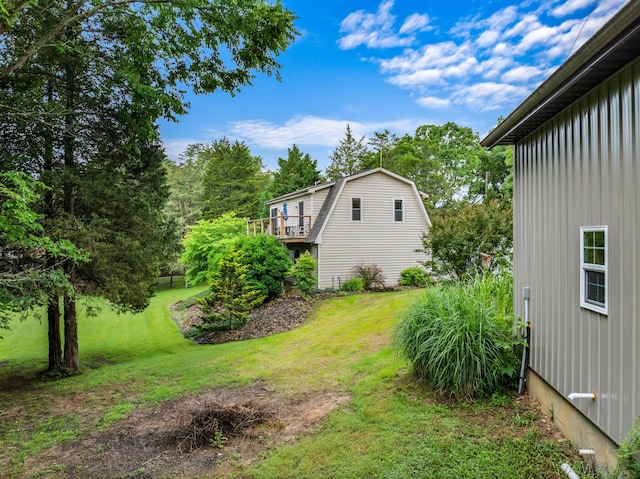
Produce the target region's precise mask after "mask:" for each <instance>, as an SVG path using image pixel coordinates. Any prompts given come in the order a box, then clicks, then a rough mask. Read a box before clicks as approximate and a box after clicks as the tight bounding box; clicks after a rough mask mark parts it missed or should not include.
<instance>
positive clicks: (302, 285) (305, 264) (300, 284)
mask: <svg viewBox="0 0 640 479" xmlns="http://www.w3.org/2000/svg"><path fill="white" fill-rule="evenodd" d="M317 268H318V262H317V261H316V260H315V259H313V256H311V254H310V253H309V252H308V251H306V252H305V253H304V254H302V255H301V256H300V257H299V258H298V261H296V262H295V264H294V265H293V266H292V267H291V270H289V273H288V274H289V276H291V277H293V279H294V280H295V282H296V283H295V288H296V289H297V290H298V291H300V292H301V293H303V294H305V295H310V294H311V293H312V292H314V291H316V288H317V287H318V276H317V275H316V270H317Z"/></svg>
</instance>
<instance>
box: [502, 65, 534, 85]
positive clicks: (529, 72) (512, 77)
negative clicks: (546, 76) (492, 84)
mask: <svg viewBox="0 0 640 479" xmlns="http://www.w3.org/2000/svg"><path fill="white" fill-rule="evenodd" d="M541 74H542V71H541V70H540V69H539V68H537V67H533V66H526V65H523V66H519V67H516V68H513V69H511V70H509V71H507V72H505V73H504V75H502V78H501V80H502V81H503V82H506V83H527V82H528V83H530V82H531V81H532V80H533V79H536V78H538V77H540V75H541Z"/></svg>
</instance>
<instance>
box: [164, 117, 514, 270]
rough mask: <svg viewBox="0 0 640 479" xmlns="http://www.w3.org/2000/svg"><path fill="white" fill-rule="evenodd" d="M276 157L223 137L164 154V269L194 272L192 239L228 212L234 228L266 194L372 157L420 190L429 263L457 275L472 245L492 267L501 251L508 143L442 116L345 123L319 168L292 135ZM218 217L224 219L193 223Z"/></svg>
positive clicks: (216, 227)
mask: <svg viewBox="0 0 640 479" xmlns="http://www.w3.org/2000/svg"><path fill="white" fill-rule="evenodd" d="M277 163H278V167H277V168H276V169H275V170H274V171H268V170H266V169H265V167H264V165H263V163H262V159H261V158H260V157H258V156H254V155H252V154H251V152H250V149H249V148H248V147H247V145H246V144H244V143H243V142H239V141H237V140H236V141H235V142H231V141H229V140H228V139H227V138H222V139H220V140H216V141H213V142H212V143H211V144H196V145H191V146H189V147H188V148H187V150H186V152H185V153H184V154H183V155H181V157H180V159H179V161H177V162H174V161H167V163H166V164H167V175H168V182H169V188H170V191H171V195H170V197H169V201H168V203H167V207H166V209H165V216H166V217H167V218H169V220H170V222H171V224H173V225H174V226H175V227H176V231H175V234H174V235H173V236H172V237H173V238H174V240H175V243H174V246H173V247H172V248H171V250H172V255H170V256H169V255H167V256H166V257H167V258H172V259H171V260H169V261H168V262H167V264H166V265H165V266H166V267H165V272H167V273H177V272H184V268H185V266H184V264H185V263H186V264H188V265H189V267H190V270H191V271H192V274H188V277H189V278H190V279H192V280H195V281H203V280H204V277H203V276H201V273H202V272H203V271H206V261H205V259H203V258H198V255H199V253H198V252H199V251H206V250H207V248H206V246H205V245H203V244H199V243H198V242H200V243H202V242H209V243H212V241H213V240H212V239H211V238H212V235H213V236H215V237H217V235H218V234H222V233H220V232H221V231H225V232H228V227H229V225H230V224H233V223H234V221H233V220H232V218H237V219H240V221H239V222H235V228H236V229H237V230H238V231H241V230H242V228H241V226H239V225H240V224H242V222H243V221H242V218H252V219H257V218H264V217H268V215H269V212H268V211H267V206H266V205H265V201H266V200H269V199H273V198H277V197H279V196H282V195H284V194H287V193H291V192H293V191H297V190H299V189H303V188H307V187H309V186H313V185H315V184H318V183H321V182H324V181H331V180H334V179H336V178H339V177H341V176H349V175H353V174H356V173H359V172H362V171H366V170H369V169H373V168H377V167H379V166H382V167H384V168H386V169H388V170H390V171H393V172H395V173H398V174H399V175H402V176H404V177H406V178H409V179H411V180H412V181H414V182H415V183H416V186H417V187H418V189H419V190H420V191H421V192H423V193H425V200H424V202H425V206H426V208H427V211H428V213H429V215H430V217H431V220H432V223H433V226H432V228H431V230H430V232H429V234H428V235H425V237H424V238H423V243H424V250H425V253H426V255H425V266H426V267H427V269H428V270H429V272H430V273H432V274H433V275H440V276H445V277H458V278H462V277H463V276H465V275H466V274H467V273H469V272H471V271H473V270H475V269H477V267H478V266H479V265H480V254H481V253H484V254H486V255H487V257H489V258H490V261H491V267H496V266H497V262H498V261H499V260H500V259H501V258H503V257H504V256H508V255H509V252H510V247H511V238H512V233H511V228H512V222H511V198H512V155H511V150H510V149H509V148H507V147H497V148H494V149H493V150H491V151H488V150H486V149H485V148H483V147H482V146H481V145H480V138H479V137H478V135H477V133H474V132H473V131H472V130H471V129H470V128H468V127H462V126H459V125H457V124H455V123H451V122H450V123H446V124H444V125H422V126H420V127H418V128H417V129H416V131H415V132H414V134H413V135H411V134H405V135H403V136H397V135H395V134H393V133H391V132H389V131H388V130H385V131H383V132H376V133H374V135H373V136H372V137H371V138H369V139H367V138H366V137H365V136H362V137H361V138H357V137H355V136H354V135H353V132H352V130H351V128H350V126H349V125H347V127H346V132H345V135H344V138H343V139H341V140H340V142H339V144H338V145H337V146H336V148H335V149H334V151H333V152H332V154H331V155H330V157H329V164H328V166H327V167H326V168H325V170H324V171H322V170H321V169H319V167H318V161H317V160H315V159H312V158H311V156H310V155H309V154H308V153H304V152H303V151H301V149H300V148H299V147H298V146H297V145H295V144H294V145H292V146H291V147H290V148H288V150H287V156H286V157H285V158H278V162H277ZM225 215H231V218H230V217H229V216H225ZM219 218H223V219H224V220H223V221H216V222H214V223H208V224H204V225H203V224H198V225H197V227H196V226H194V225H196V223H197V222H198V221H205V222H212V221H213V220H216V219H219ZM194 228H196V230H195V231H194ZM188 231H192V232H193V233H194V234H192V235H191V236H190V237H189V238H188V239H187V243H188V244H189V247H190V252H189V254H188V255H187V257H186V258H183V261H182V262H181V261H180V255H181V254H182V246H183V245H182V243H181V242H180V241H181V240H180V238H184V236H185V234H187V232H188ZM201 231H202V232H204V231H206V234H205V233H202V232H201ZM224 234H227V233H224ZM223 236H224V235H223ZM193 242H196V243H198V244H197V245H194V244H192V243H193ZM192 252H194V253H192Z"/></svg>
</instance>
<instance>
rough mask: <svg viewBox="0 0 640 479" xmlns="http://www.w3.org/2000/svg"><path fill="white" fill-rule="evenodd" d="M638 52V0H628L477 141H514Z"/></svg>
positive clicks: (562, 108) (597, 83) (528, 132)
mask: <svg viewBox="0 0 640 479" xmlns="http://www.w3.org/2000/svg"><path fill="white" fill-rule="evenodd" d="M638 56H640V2H638V1H635V0H632V1H630V2H629V3H627V4H626V5H625V6H624V7H622V9H620V11H619V12H618V13H617V14H616V15H615V16H614V17H613V18H611V20H609V21H608V22H607V23H606V24H605V25H604V26H603V27H602V28H601V29H600V30H599V31H598V32H597V33H596V34H595V35H594V36H593V37H591V38H590V39H589V40H588V41H587V42H586V43H585V44H584V45H583V46H582V47H581V48H580V49H579V50H578V51H577V52H576V53H575V54H573V55H572V56H571V57H570V58H569V59H568V60H567V61H566V62H565V63H564V64H562V66H560V67H559V68H558V69H557V70H556V71H555V72H554V73H553V74H552V75H551V76H550V77H549V78H548V79H547V80H546V81H545V82H544V83H542V85H540V86H539V87H538V88H537V89H536V90H535V91H534V92H533V93H532V94H531V95H530V96H529V97H528V98H527V99H526V100H524V101H523V102H522V103H521V104H520V106H518V107H517V108H516V109H515V110H514V111H513V112H512V113H511V114H510V115H509V116H508V117H507V118H505V120H504V121H502V122H501V123H499V124H498V125H497V126H496V127H495V128H494V129H493V130H492V131H490V132H489V133H488V134H487V136H486V137H485V138H483V139H482V141H481V142H480V143H481V144H482V146H485V147H488V148H492V147H494V146H496V145H514V144H516V143H518V142H519V141H520V140H522V139H523V138H525V137H526V136H527V135H529V134H530V133H532V132H533V131H534V130H536V129H537V128H538V127H540V126H541V125H543V124H544V123H546V122H547V121H548V120H550V119H551V118H553V117H554V116H555V115H557V114H558V113H560V112H561V111H562V110H564V109H565V108H567V107H568V106H569V105H571V104H572V103H573V102H574V101H576V100H577V99H579V98H580V97H582V96H583V95H584V94H586V93H587V92H589V91H590V90H592V89H593V88H594V87H596V86H597V85H599V84H600V83H602V82H603V81H604V80H605V79H607V78H609V77H610V76H611V75H613V74H614V73H615V72H617V71H618V70H620V69H621V68H623V67H624V66H625V65H627V64H629V63H630V62H631V61H633V60H635V59H636V58H638Z"/></svg>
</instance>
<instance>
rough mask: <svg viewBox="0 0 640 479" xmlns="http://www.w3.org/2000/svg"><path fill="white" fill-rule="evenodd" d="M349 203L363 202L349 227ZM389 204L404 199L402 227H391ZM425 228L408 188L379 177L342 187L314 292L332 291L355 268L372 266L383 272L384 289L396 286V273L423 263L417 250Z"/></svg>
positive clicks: (324, 237) (425, 220)
mask: <svg viewBox="0 0 640 479" xmlns="http://www.w3.org/2000/svg"><path fill="white" fill-rule="evenodd" d="M352 198H361V200H362V203H361V206H362V207H363V208H364V210H363V216H362V218H363V221H359V222H358V221H351V206H352V203H351V199H352ZM394 198H404V202H403V207H404V211H403V215H404V221H403V222H397V223H396V222H394V221H393V218H394V201H393V200H394ZM428 228H429V226H428V217H427V216H426V213H425V211H424V206H422V204H421V200H420V198H419V195H418V193H417V190H415V187H414V186H413V185H412V184H410V183H406V182H404V181H401V180H398V179H397V178H394V177H392V176H389V175H387V174H385V173H382V172H378V173H374V174H371V175H368V176H364V177H362V178H356V179H353V180H350V181H348V182H346V183H345V185H344V189H343V191H342V194H341V196H340V197H339V198H338V199H337V202H336V204H335V206H334V210H333V211H332V213H331V216H330V218H329V219H328V222H327V225H326V227H325V229H324V231H323V234H322V242H321V244H320V245H319V248H320V249H321V255H320V257H321V258H322V261H321V265H320V267H319V272H318V275H319V277H318V280H319V286H320V287H321V288H326V287H332V286H333V287H336V288H337V287H338V285H339V284H340V283H341V282H343V281H344V280H346V279H350V278H352V277H353V267H354V266H356V265H357V264H358V263H360V262H364V263H368V264H373V263H375V264H376V265H378V266H379V267H381V268H382V270H383V271H384V275H385V283H386V284H387V285H396V284H398V281H399V279H400V272H401V271H403V270H405V269H406V268H408V267H410V266H418V265H419V261H425V260H426V259H427V256H426V255H425V254H424V253H418V252H416V250H418V249H421V248H422V233H424V232H426V231H427V230H428Z"/></svg>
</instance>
